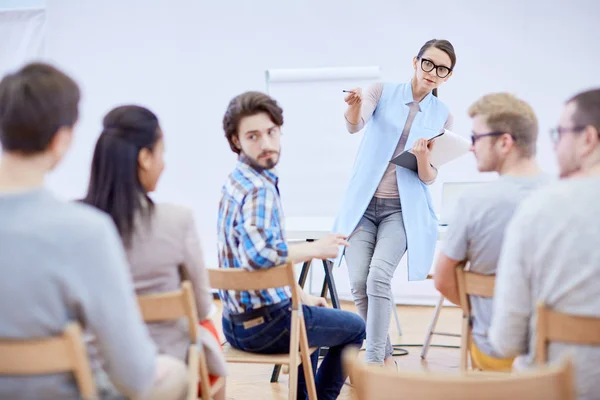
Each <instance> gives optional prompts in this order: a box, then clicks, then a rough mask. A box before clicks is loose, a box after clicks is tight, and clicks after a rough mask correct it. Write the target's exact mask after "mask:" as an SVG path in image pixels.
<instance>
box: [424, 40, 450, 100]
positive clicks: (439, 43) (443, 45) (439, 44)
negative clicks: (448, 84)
mask: <svg viewBox="0 0 600 400" xmlns="http://www.w3.org/2000/svg"><path fill="white" fill-rule="evenodd" d="M430 47H435V48H436V49H440V50H442V51H443V52H444V53H446V54H448V57H450V64H451V65H450V69H454V66H455V65H456V53H455V52H454V46H452V43H450V42H449V41H447V40H443V39H431V40H429V41H427V42H426V43H425V44H424V45H423V46H422V47H421V49H420V50H419V53H418V54H417V58H419V59H420V58H421V57H423V54H424V53H425V52H426V51H427V49H428V48H430ZM432 93H433V95H434V96H435V97H437V95H438V91H437V88H436V89H433V92H432Z"/></svg>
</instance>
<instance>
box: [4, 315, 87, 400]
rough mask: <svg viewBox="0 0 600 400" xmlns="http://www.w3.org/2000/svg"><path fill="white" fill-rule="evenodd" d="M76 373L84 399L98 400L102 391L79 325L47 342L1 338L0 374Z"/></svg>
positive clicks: (69, 328) (68, 327) (71, 324)
mask: <svg viewBox="0 0 600 400" xmlns="http://www.w3.org/2000/svg"><path fill="white" fill-rule="evenodd" d="M67 372H72V373H73V375H74V376H75V382H77V387H78V388H79V392H80V394H81V397H82V398H84V399H96V398H97V397H98V391H97V388H96V382H95V381H94V376H93V374H92V369H91V367H90V362H89V359H88V354H87V350H86V347H85V344H84V341H83V335H82V333H81V327H80V326H79V324H78V323H75V322H72V323H69V324H68V325H67V326H66V327H65V330H64V331H63V333H62V335H60V336H56V337H51V338H43V339H26V340H19V339H0V375H45V374H57V373H67Z"/></svg>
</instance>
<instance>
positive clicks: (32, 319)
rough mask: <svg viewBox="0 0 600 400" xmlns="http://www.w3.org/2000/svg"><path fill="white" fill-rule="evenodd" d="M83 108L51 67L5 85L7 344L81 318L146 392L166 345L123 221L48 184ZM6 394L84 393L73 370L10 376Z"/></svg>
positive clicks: (2, 184)
mask: <svg viewBox="0 0 600 400" xmlns="http://www.w3.org/2000/svg"><path fill="white" fill-rule="evenodd" d="M78 102H79V89H78V87H77V85H76V83H75V82H73V81H72V80H71V79H70V78H69V77H67V76H66V75H64V74H63V73H62V72H60V71H58V70H56V69H54V68H52V67H50V66H47V65H44V64H33V65H28V66H26V67H24V68H23V69H21V70H20V71H18V72H16V73H15V74H13V75H9V76H7V77H5V78H4V79H3V80H2V82H1V83H0V141H1V144H2V148H3V155H2V159H1V160H0V221H2V222H1V223H0V274H2V276H3V279H2V280H1V281H0V338H1V339H34V338H35V339H38V338H48V337H51V336H56V335H60V334H61V333H62V331H63V330H64V328H65V326H66V325H67V323H69V322H71V321H76V322H79V323H80V324H81V325H82V326H83V327H84V328H87V329H89V330H90V331H92V332H94V334H96V335H97V337H98V339H99V340H98V344H99V348H100V352H101V353H102V355H103V357H105V358H106V359H107V360H108V361H109V363H110V368H109V370H108V374H109V376H110V378H111V379H112V380H113V381H114V382H115V384H116V385H118V386H119V387H120V389H121V390H122V391H123V392H124V393H125V394H127V395H129V396H142V395H144V394H147V393H148V391H149V390H151V386H152V382H153V379H154V377H155V371H156V362H155V361H156V360H155V356H156V349H155V346H154V344H153V343H152V341H151V339H150V337H149V335H148V332H147V329H146V328H145V326H144V324H143V323H142V321H141V318H140V315H139V311H138V309H137V304H136V302H135V298H134V297H133V296H132V294H133V293H132V291H133V286H132V283H131V278H130V276H129V275H128V273H127V265H126V259H125V254H124V251H123V247H122V245H121V243H120V240H119V237H118V234H117V231H116V229H115V227H114V224H113V223H112V221H111V220H110V218H108V217H107V216H106V215H104V214H102V213H100V212H98V211H97V210H94V209H93V208H91V207H88V206H86V205H82V204H73V203H66V202H64V201H62V200H59V199H58V198H56V197H54V195H53V194H51V193H50V192H49V191H48V190H46V189H44V188H43V182H44V177H45V175H46V173H48V172H49V171H50V170H51V169H52V168H53V167H54V166H55V165H56V164H57V163H58V162H59V161H60V160H61V158H62V157H63V155H64V153H65V152H66V151H67V149H68V147H69V144H70V141H71V136H72V132H73V126H74V124H75V122H76V119H77V104H78ZM40 356H42V355H40ZM0 398H10V399H32V398H35V399H56V398H61V399H68V398H78V391H77V388H76V385H75V380H74V377H73V375H72V374H66V373H65V374H53V375H39V376H31V377H25V376H24V377H16V376H0Z"/></svg>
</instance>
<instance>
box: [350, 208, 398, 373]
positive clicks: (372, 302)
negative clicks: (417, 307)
mask: <svg viewBox="0 0 600 400" xmlns="http://www.w3.org/2000/svg"><path fill="white" fill-rule="evenodd" d="M358 226H359V227H362V230H361V231H359V232H357V233H356V234H355V235H354V236H353V237H352V238H350V246H348V247H347V248H346V252H345V255H346V264H347V265H348V274H349V277H350V287H351V290H352V296H353V297H354V303H355V304H356V308H357V309H358V313H359V314H360V315H361V317H363V319H364V320H365V322H366V324H367V354H366V361H367V362H369V363H377V364H382V363H383V361H384V359H385V358H387V357H389V356H391V355H392V353H393V349H392V344H391V342H390V337H389V334H388V331H389V329H390V319H391V312H392V305H393V301H392V287H391V281H392V277H393V276H394V271H395V270H396V267H397V266H398V264H399V263H400V260H401V259H402V256H403V255H404V252H405V251H406V232H405V231H404V222H403V220H402V208H401V206H400V199H380V198H376V197H373V199H372V200H371V202H370V203H369V207H368V208H367V210H366V211H365V214H364V215H363V217H362V218H361V220H360V222H359V223H358Z"/></svg>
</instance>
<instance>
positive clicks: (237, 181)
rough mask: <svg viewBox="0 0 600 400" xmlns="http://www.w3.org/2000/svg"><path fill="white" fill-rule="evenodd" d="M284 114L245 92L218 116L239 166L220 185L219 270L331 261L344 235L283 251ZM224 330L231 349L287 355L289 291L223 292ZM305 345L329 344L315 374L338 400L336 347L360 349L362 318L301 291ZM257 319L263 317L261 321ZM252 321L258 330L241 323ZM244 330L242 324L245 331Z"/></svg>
mask: <svg viewBox="0 0 600 400" xmlns="http://www.w3.org/2000/svg"><path fill="white" fill-rule="evenodd" d="M282 125H283V110H282V109H281V108H280V107H279V106H278V105H277V103H276V102H275V101H274V100H273V99H271V98H270V97H269V96H267V95H265V94H263V93H259V92H246V93H243V94H241V95H239V96H237V97H235V98H234V99H233V100H232V101H231V102H230V103H229V106H228V108H227V111H226V112H225V116H224V118H223V128H224V130H225V136H226V138H227V140H228V141H229V145H230V147H231V150H232V151H233V152H234V153H236V154H238V156H239V158H238V163H237V166H236V167H235V169H234V170H233V172H232V173H231V174H230V175H229V178H228V179H227V182H226V183H225V185H224V186H223V191H222V198H221V202H220V205H219V218H218V247H219V265H220V267H221V268H245V269H250V270H258V269H263V268H271V267H275V266H277V265H281V264H284V263H285V262H287V261H288V260H293V262H294V263H300V262H304V261H308V260H311V259H313V258H320V259H326V258H333V257H335V256H336V255H337V253H338V248H339V246H347V245H348V243H347V242H346V238H345V237H344V236H343V235H339V234H330V235H328V236H326V237H324V238H322V239H320V240H317V241H315V242H310V243H302V244H297V245H294V246H288V244H287V243H286V241H285V236H284V229H283V210H282V206H281V201H280V197H279V189H278V187H277V183H278V178H277V175H276V173H275V171H274V170H273V168H274V167H275V165H276V164H277V162H278V161H279V154H280V150H281V148H280V143H279V139H280V135H281V131H280V128H281V126H282ZM220 295H221V299H222V301H223V306H224V309H223V333H224V334H225V337H226V338H227V341H228V342H229V343H230V344H231V345H232V346H233V347H235V348H238V349H240V350H244V351H251V352H256V353H285V352H288V351H289V343H290V337H289V329H290V321H291V301H290V299H291V291H290V289H289V288H287V287H284V288H276V289H270V290H262V291H221V293H220ZM301 295H302V303H303V312H304V319H305V321H306V329H307V335H308V342H309V345H310V346H311V347H329V351H328V352H327V355H326V356H325V359H324V360H323V362H322V364H321V367H320V368H319V369H318V371H317V361H318V352H315V353H313V355H312V357H311V359H312V364H313V371H317V372H316V377H315V383H316V387H317V395H318V398H319V399H323V400H327V399H336V398H337V397H338V395H339V393H340V390H341V388H342V385H343V384H344V381H345V380H346V375H345V373H344V370H343V368H342V360H341V355H342V350H343V349H344V348H345V347H346V346H347V345H354V346H357V347H360V346H361V345H362V343H363V340H364V338H365V323H364V321H363V319H362V318H361V317H360V316H359V315H357V314H355V313H351V312H347V311H342V310H337V309H332V308H328V307H327V302H326V301H325V299H324V298H321V297H315V296H311V295H309V294H306V293H304V292H303V291H301ZM260 317H262V318H260ZM251 320H254V321H258V325H256V324H255V323H254V324H244V322H247V321H251ZM244 325H246V326H244ZM306 396H307V394H306V384H305V380H304V373H303V370H302V366H300V367H299V379H298V397H297V398H298V399H304V398H306Z"/></svg>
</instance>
